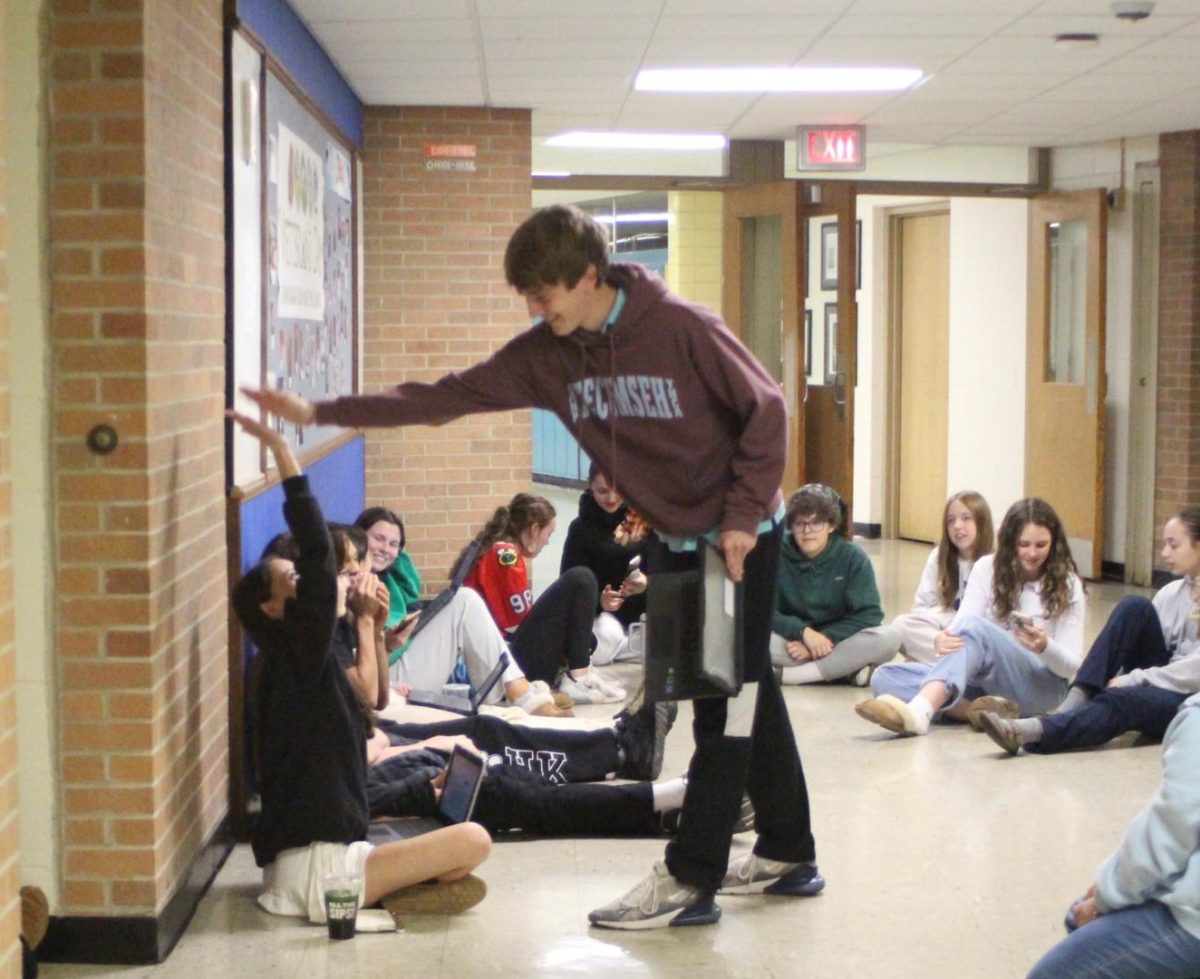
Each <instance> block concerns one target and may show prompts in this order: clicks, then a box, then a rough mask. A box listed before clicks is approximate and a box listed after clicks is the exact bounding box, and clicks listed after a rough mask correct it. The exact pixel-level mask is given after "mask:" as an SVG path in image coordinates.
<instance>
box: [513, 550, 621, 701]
mask: <svg viewBox="0 0 1200 979" xmlns="http://www.w3.org/2000/svg"><path fill="white" fill-rule="evenodd" d="M598 596H599V589H598V587H597V585H596V576H595V575H594V574H592V570H591V568H583V567H578V568H568V569H567V570H566V571H564V572H563V573H562V574H561V575H559V576H558V578H557V579H556V580H555V582H554V584H552V585H551V586H550V587H549V588H547V589H546V590H545V591H544V592H542V594H541V595H539V596H538V598H537V601H535V602H534V603H533V608H531V609H530V610H529V614H528V615H527V616H525V620H524V621H523V622H522V623H521V624H520V625H519V626H517V631H516V632H514V633H513V634H512V636H510V637H509V640H508V645H509V648H510V649H511V650H512V653H513V656H515V657H516V660H517V664H518V665H519V666H520V667H521V670H522V671H523V672H524V673H525V676H526V677H528V678H529V679H530V680H545V681H546V682H547V683H549V684H551V685H552V686H553V684H554V681H555V680H556V679H558V674H559V671H560V670H561V669H562V668H563V667H564V666H565V667H566V668H567V669H569V670H582V669H584V668H585V667H586V666H587V665H588V663H589V662H590V661H591V658H592V645H593V640H592V620H593V619H595V617H596V603H597V602H598V601H599V598H598Z"/></svg>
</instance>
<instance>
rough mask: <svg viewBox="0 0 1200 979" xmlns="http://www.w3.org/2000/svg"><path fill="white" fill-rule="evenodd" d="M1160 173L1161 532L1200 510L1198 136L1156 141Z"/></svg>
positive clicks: (1158, 514) (1175, 135) (1157, 495)
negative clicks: (1184, 510) (1173, 518)
mask: <svg viewBox="0 0 1200 979" xmlns="http://www.w3.org/2000/svg"><path fill="white" fill-rule="evenodd" d="M1159 167H1160V171H1161V173H1162V216H1161V225H1160V239H1159V240H1160V243H1161V253H1160V256H1159V307H1158V308H1159V313H1158V425H1157V443H1158V444H1157V446H1156V460H1157V462H1156V468H1157V472H1156V477H1155V497H1154V499H1155V505H1154V508H1155V515H1156V518H1157V519H1156V521H1155V522H1156V524H1157V525H1158V526H1159V527H1161V526H1162V524H1163V522H1164V521H1166V520H1167V518H1168V517H1170V515H1171V514H1172V513H1174V512H1176V511H1178V510H1179V509H1180V508H1181V507H1183V506H1198V505H1200V132H1196V131H1190V132H1182V133H1167V134H1164V135H1163V136H1161V137H1160V138H1159ZM1156 551H1157V548H1156ZM1156 561H1157V558H1156ZM1159 566H1160V567H1161V564H1160V565H1159Z"/></svg>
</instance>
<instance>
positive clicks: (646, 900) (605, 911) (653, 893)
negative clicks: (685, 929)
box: [588, 860, 721, 931]
mask: <svg viewBox="0 0 1200 979" xmlns="http://www.w3.org/2000/svg"><path fill="white" fill-rule="evenodd" d="M720 917H721V909H720V908H719V907H717V905H716V904H715V903H713V899H712V895H711V894H705V893H703V892H702V891H701V890H700V889H699V888H697V887H692V886H691V885H690V884H685V883H683V881H680V880H676V879H675V878H674V877H672V876H671V873H670V871H669V870H667V865H666V864H664V863H663V862H662V861H661V860H660V861H659V862H658V863H656V864H655V865H654V870H653V871H652V872H651V873H650V875H649V876H648V877H646V878H645V879H643V880H642V881H640V882H639V883H638V884H636V885H635V886H634V887H633V888H632V889H631V890H630V891H629V892H628V893H627V894H623V895H622V896H621V897H619V898H617V899H616V900H615V901H613V902H612V903H611V904H605V905H604V906H603V907H599V908H597V909H596V910H595V911H593V912H592V913H591V914H589V915H588V921H590V922H591V923H592V924H593V925H598V926H599V927H601V928H621V929H626V930H633V931H643V930H645V929H649V928H665V927H668V926H674V927H678V926H680V925H711V924H715V923H716V922H717V920H718V919H719V918H720Z"/></svg>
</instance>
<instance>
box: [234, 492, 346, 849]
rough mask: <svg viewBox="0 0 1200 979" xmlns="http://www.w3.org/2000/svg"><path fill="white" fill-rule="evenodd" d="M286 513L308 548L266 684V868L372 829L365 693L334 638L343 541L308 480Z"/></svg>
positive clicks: (265, 660) (262, 715)
mask: <svg viewBox="0 0 1200 979" xmlns="http://www.w3.org/2000/svg"><path fill="white" fill-rule="evenodd" d="M283 488H284V495H285V501H284V505H283V512H284V517H285V519H286V520H287V524H288V527H289V528H290V529H291V531H292V536H293V538H294V539H295V541H296V544H297V546H298V549H299V552H300V556H299V557H298V558H297V560H296V565H295V567H296V572H297V574H298V575H299V579H298V580H297V582H296V597H295V598H294V599H289V600H288V602H287V605H286V608H285V610H284V616H283V620H282V622H281V623H280V626H279V629H278V630H277V631H276V632H275V633H274V634H273V635H272V636H271V638H270V640H269V641H267V640H264V648H262V649H260V650H259V655H260V656H261V657H262V663H261V673H260V677H259V682H258V687H257V698H256V699H257V703H256V710H255V716H256V724H257V725H258V739H259V740H258V756H259V764H260V771H259V784H260V787H261V792H262V814H261V816H260V817H259V820H258V826H257V828H256V830H255V833H254V839H253V846H254V859H255V860H256V861H257V863H258V865H259V866H260V867H263V866H266V865H267V864H269V863H271V862H272V861H274V859H275V857H276V855H278V854H279V852H280V851H281V850H286V849H290V848H292V847H300V846H307V845H308V844H310V843H315V842H329V843H353V842H355V841H357V840H363V839H366V835H367V822H368V810H367V792H366V784H367V758H366V745H365V742H364V740H363V725H362V714H361V712H360V710H359V707H358V699H357V697H356V696H355V693H354V690H353V688H352V687H351V685H350V681H349V680H348V679H347V677H346V670H345V667H344V666H343V665H342V664H341V663H339V662H338V660H337V657H336V654H335V649H334V646H333V644H332V643H331V639H332V638H333V631H334V624H335V620H336V617H337V566H336V563H335V560H334V553H333V542H332V540H331V539H330V537H329V530H328V528H327V527H326V525H325V519H324V517H323V516H322V515H321V508H320V505H319V504H318V503H317V500H316V498H315V497H314V496H313V495H312V493H311V492H310V491H309V487H308V479H307V478H306V477H304V476H294V477H292V478H290V479H287V480H285V481H284V483H283Z"/></svg>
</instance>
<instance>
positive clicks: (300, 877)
mask: <svg viewBox="0 0 1200 979" xmlns="http://www.w3.org/2000/svg"><path fill="white" fill-rule="evenodd" d="M372 849H374V847H373V846H372V845H371V844H370V843H368V842H366V841H365V840H360V841H359V842H357V843H310V844H309V845H308V846H297V847H293V848H292V849H290V850H283V851H281V852H280V853H278V854H277V855H276V857H275V862H274V863H269V864H267V865H266V866H265V867H263V890H262V893H261V894H259V895H258V906H259V907H260V908H262V909H263V910H264V911H267V912H269V913H271V914H281V915H287V916H289V917H299V918H303V917H305V916H307V917H308V920H309V921H311V922H312V923H313V924H314V925H322V924H324V923H325V875H326V874H353V875H354V876H356V877H363V878H365V877H366V868H367V854H369V853H370V852H371V850H372ZM359 899H360V901H361V895H360V898H359Z"/></svg>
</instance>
